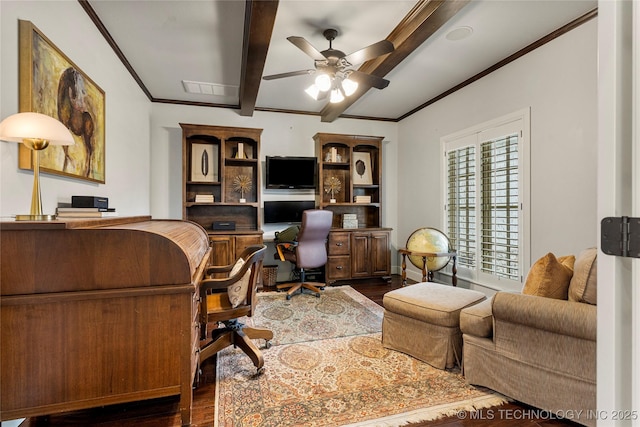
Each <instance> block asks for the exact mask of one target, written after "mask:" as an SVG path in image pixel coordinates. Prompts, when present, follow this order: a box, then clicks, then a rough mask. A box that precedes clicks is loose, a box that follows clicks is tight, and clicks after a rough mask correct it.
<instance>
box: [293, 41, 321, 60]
mask: <svg viewBox="0 0 640 427" xmlns="http://www.w3.org/2000/svg"><path fill="white" fill-rule="evenodd" d="M287 40H289V41H290V42H291V43H293V44H294V45H295V46H296V47H297V48H298V49H300V50H301V51H303V52H304V53H306V54H307V55H309V56H310V57H311V58H313V59H314V60H316V61H324V60H326V59H327V58H325V57H324V55H323V54H321V53H320V52H319V51H318V49H316V48H315V47H313V45H312V44H311V43H309V42H308V41H307V40H306V39H305V38H303V37H297V36H291V37H287Z"/></svg>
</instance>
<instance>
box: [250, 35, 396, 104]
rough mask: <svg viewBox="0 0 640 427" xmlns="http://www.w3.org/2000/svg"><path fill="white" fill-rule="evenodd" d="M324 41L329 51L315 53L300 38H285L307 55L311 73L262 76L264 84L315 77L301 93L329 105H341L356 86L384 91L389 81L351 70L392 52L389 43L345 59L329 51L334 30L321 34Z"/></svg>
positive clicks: (384, 42)
mask: <svg viewBox="0 0 640 427" xmlns="http://www.w3.org/2000/svg"><path fill="white" fill-rule="evenodd" d="M322 34H323V35H324V37H325V38H326V39H327V40H328V41H329V49H327V50H323V51H322V52H320V51H318V50H317V49H316V48H315V47H313V45H311V43H309V42H308V41H307V40H305V39H304V38H302V37H297V36H291V37H287V40H289V41H290V42H291V43H292V44H294V45H295V46H296V47H297V48H299V49H300V50H302V51H303V52H304V53H306V54H307V55H309V56H310V57H311V58H313V60H314V66H315V69H314V70H300V71H291V72H288V73H281V74H273V75H270V76H264V77H263V79H264V80H274V79H280V78H284V77H293V76H302V75H307V74H317V76H316V78H315V80H314V83H313V84H312V85H311V86H309V87H308V88H307V89H305V92H306V93H307V94H308V95H309V96H311V97H312V98H313V99H315V100H322V99H325V98H326V97H327V96H329V102H332V103H338V102H342V101H343V100H344V99H345V97H347V96H351V95H353V94H354V93H355V92H356V90H357V89H358V87H359V85H360V84H364V85H365V86H371V87H375V88H376V89H384V88H385V87H387V86H388V85H389V81H388V80H385V79H383V78H381V77H378V76H374V75H371V74H367V73H363V72H360V71H357V70H355V69H353V64H360V63H363V62H366V61H368V60H370V59H373V58H377V57H378V56H381V55H385V54H387V53H390V52H393V49H394V47H393V43H391V42H390V41H388V40H381V41H379V42H377V43H374V44H372V45H370V46H367V47H365V48H362V49H360V50H358V51H356V52H353V53H351V54H349V55H345V53H344V52H342V51H340V50H337V49H333V46H332V42H333V40H334V39H335V38H336V36H337V35H338V31H337V30H335V29H328V30H325V31H324V32H323V33H322Z"/></svg>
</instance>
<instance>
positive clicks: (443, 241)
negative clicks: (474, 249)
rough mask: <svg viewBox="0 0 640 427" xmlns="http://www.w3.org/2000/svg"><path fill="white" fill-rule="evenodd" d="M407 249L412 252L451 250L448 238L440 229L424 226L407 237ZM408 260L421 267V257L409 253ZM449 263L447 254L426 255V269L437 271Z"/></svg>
mask: <svg viewBox="0 0 640 427" xmlns="http://www.w3.org/2000/svg"><path fill="white" fill-rule="evenodd" d="M407 249H408V250H410V251H413V252H451V244H450V243H449V238H448V237H447V236H446V235H445V234H444V233H443V232H442V231H440V230H438V229H435V228H431V227H424V228H419V229H417V230H416V231H414V232H413V233H411V235H410V236H409V238H408V239H407ZM409 261H411V264H413V265H415V266H416V267H417V268H419V269H422V257H421V256H418V255H410V256H409ZM448 263H449V257H448V256H442V257H427V270H428V271H438V270H440V269H442V268H444V267H445V266H446V265H447V264H448Z"/></svg>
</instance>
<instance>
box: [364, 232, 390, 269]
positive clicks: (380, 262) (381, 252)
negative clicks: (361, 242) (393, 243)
mask: <svg viewBox="0 0 640 427" xmlns="http://www.w3.org/2000/svg"><path fill="white" fill-rule="evenodd" d="M369 245H370V248H371V256H370V257H369V259H370V260H371V274H372V275H376V276H388V275H389V274H391V252H390V250H389V232H387V231H376V232H372V233H371V239H370V241H369Z"/></svg>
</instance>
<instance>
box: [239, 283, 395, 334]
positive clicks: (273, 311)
mask: <svg viewBox="0 0 640 427" xmlns="http://www.w3.org/2000/svg"><path fill="white" fill-rule="evenodd" d="M285 295H286V294H285V293H283V292H261V293H258V305H257V306H256V312H255V314H254V315H253V317H251V318H249V319H245V320H244V322H245V323H246V324H248V325H251V326H258V327H261V328H267V329H270V330H271V331H273V335H274V338H273V340H272V342H271V343H272V344H273V345H281V344H292V343H296V342H306V341H315V340H323V339H327V338H339V337H345V336H351V335H362V334H368V333H373V332H380V330H381V328H382V315H383V308H382V307H380V306H379V305H378V304H376V303H375V302H373V301H371V300H370V299H369V298H367V297H365V296H364V295H362V294H361V293H360V292H358V291H356V290H355V289H353V288H352V287H351V286H338V287H327V288H325V290H324V291H322V296H321V297H320V298H317V297H316V296H315V294H310V293H304V294H301V295H299V294H296V295H294V296H293V297H292V298H291V299H290V300H287V298H286V296H285Z"/></svg>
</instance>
